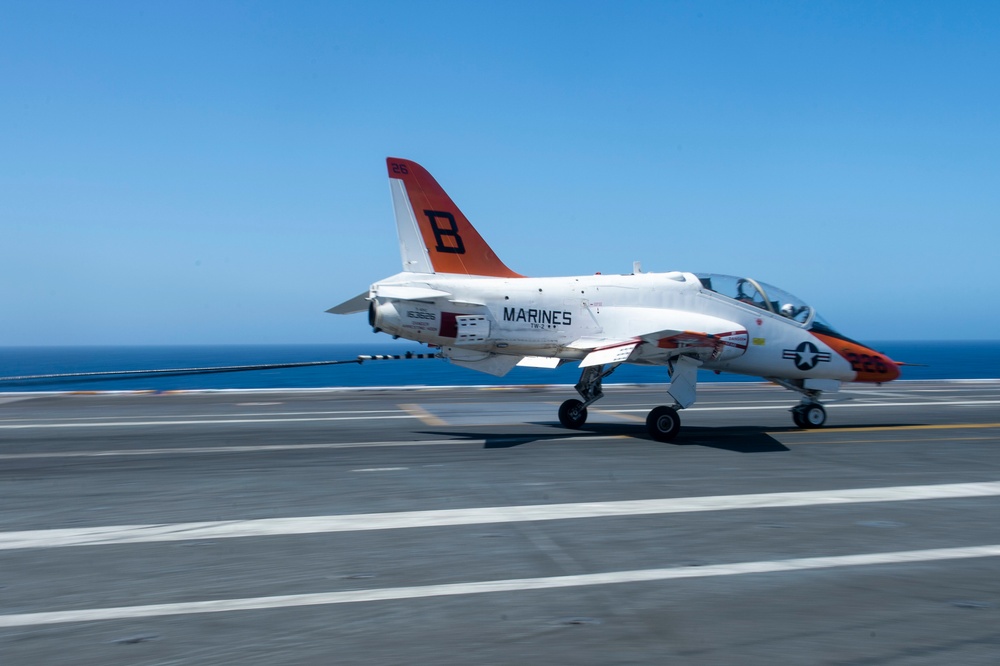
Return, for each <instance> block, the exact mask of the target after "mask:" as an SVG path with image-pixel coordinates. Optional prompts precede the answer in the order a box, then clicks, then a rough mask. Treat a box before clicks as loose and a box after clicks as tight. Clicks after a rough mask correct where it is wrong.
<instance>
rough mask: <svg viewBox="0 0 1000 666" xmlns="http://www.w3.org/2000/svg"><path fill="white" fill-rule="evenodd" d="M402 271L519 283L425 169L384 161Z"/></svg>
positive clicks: (391, 159) (418, 166)
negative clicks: (387, 170) (394, 214)
mask: <svg viewBox="0 0 1000 666" xmlns="http://www.w3.org/2000/svg"><path fill="white" fill-rule="evenodd" d="M386 166H387V167H388V169H389V187H390V189H391V190H392V205H393V209H394V210H395V213H396V228H397V230H398V232H399V251H400V254H401V255H402V259H403V270H404V271H412V272H415V273H455V274H458V275H485V276H490V277H508V278H516V277H523V276H522V275H518V274H517V273H515V272H514V271H512V270H510V269H509V268H507V266H506V265H505V264H504V263H503V262H502V261H500V259H499V258H498V257H497V255H496V254H495V253H494V252H493V250H492V249H490V246H489V245H487V244H486V241H485V240H483V237H482V236H480V235H479V232H478V231H476V229H475V227H473V226H472V224H470V223H469V220H468V219H467V218H466V217H465V215H463V214H462V211H460V210H459V209H458V206H456V205H455V202H453V201H452V200H451V197H449V196H448V195H447V193H445V191H444V190H443V189H442V188H441V186H440V185H438V184H437V181H436V180H434V177H433V176H431V175H430V174H429V173H428V172H427V170H426V169H424V168H423V167H422V166H420V165H419V164H417V163H416V162H411V161H410V160H403V159H399V158H396V157H389V158H387V159H386Z"/></svg>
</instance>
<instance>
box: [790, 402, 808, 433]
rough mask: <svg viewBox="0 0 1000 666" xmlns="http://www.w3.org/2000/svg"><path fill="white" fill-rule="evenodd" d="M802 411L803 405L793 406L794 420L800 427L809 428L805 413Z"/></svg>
mask: <svg viewBox="0 0 1000 666" xmlns="http://www.w3.org/2000/svg"><path fill="white" fill-rule="evenodd" d="M802 411H803V410H802V406H801V405H799V406H797V407H793V408H792V421H794V422H795V425H797V426H798V427H800V428H808V427H809V425H808V423H807V422H806V417H805V414H803V413H802Z"/></svg>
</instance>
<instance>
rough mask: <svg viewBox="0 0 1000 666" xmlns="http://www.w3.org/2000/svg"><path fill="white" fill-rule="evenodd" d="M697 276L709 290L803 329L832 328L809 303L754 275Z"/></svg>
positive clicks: (715, 274)
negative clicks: (749, 276) (789, 320)
mask: <svg viewBox="0 0 1000 666" xmlns="http://www.w3.org/2000/svg"><path fill="white" fill-rule="evenodd" d="M697 277H698V279H699V280H700V281H701V285H702V286H703V287H704V288H705V289H708V290H709V291H714V292H715V293H717V294H722V295H723V296H728V297H729V298H732V299H733V300H737V301H739V302H741V303H746V304H748V305H753V306H755V307H758V308H760V309H762V310H767V311H768V312H773V313H774V314H776V315H780V316H782V317H785V318H787V319H791V320H792V321H794V322H797V323H798V324H800V325H801V326H803V327H805V328H822V329H825V330H830V331H832V330H833V329H832V328H830V326H829V324H827V323H826V322H825V321H823V318H822V317H820V316H819V315H817V314H816V311H815V310H813V309H812V308H811V307H809V305H808V304H806V303H805V302H804V301H802V300H801V299H799V298H797V297H795V296H793V295H791V294H789V293H788V292H787V291H785V290H784V289H779V288H778V287H775V286H773V285H769V284H767V283H766V282H760V281H758V280H754V279H753V278H746V277H736V276H735V275H719V274H717V273H698V274H697Z"/></svg>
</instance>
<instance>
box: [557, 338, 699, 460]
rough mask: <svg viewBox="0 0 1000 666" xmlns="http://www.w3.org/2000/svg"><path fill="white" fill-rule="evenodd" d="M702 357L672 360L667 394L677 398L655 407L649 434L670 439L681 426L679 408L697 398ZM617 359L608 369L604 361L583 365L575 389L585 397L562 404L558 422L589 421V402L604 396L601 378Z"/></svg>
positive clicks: (576, 424) (579, 424) (575, 424)
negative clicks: (696, 390) (670, 403)
mask: <svg viewBox="0 0 1000 666" xmlns="http://www.w3.org/2000/svg"><path fill="white" fill-rule="evenodd" d="M700 365H701V361H698V360H696V359H693V358H690V357H687V356H680V357H677V358H675V359H674V360H673V361H671V362H670V386H669V387H668V388H667V394H668V395H670V397H671V398H673V399H674V404H673V405H672V406H670V407H667V406H665V405H664V406H660V407H654V408H653V410H652V411H650V412H649V415H648V416H647V417H646V430H647V431H648V432H649V436H650V437H652V438H653V439H655V440H656V441H658V442H671V441H673V440H674V438H675V437H677V433H679V432H680V430H681V417H680V414H678V413H677V412H678V410H681V409H684V408H686V407H690V406H691V405H692V404H693V403H694V401H695V385H696V383H697V379H698V374H697V373H698V366H700ZM618 366H619V364H618V363H615V364H612V365H611V366H610V367H609V368H608V369H607V370H605V369H604V366H603V365H593V366H589V367H586V368H584V369H583V372H582V373H581V374H580V381H579V382H578V383H577V385H576V392H577V393H579V394H580V397H581V398H583V400H582V401H580V400H576V399H571V400H567V401H566V402H564V403H563V404H562V405H561V406H560V407H559V422H560V423H561V424H562V425H563V427H565V428H570V429H572V430H578V429H579V428H581V427H582V426H583V424H584V423H586V421H587V406H588V405H591V404H593V403H594V402H596V401H598V400H600V399H601V398H602V397H604V392H603V391H602V390H601V381H602V380H603V379H604V378H605V377H607V376H608V375H610V374H611V373H612V372H614V371H615V368H617V367H618Z"/></svg>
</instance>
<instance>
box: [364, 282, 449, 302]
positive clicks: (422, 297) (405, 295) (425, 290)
mask: <svg viewBox="0 0 1000 666" xmlns="http://www.w3.org/2000/svg"><path fill="white" fill-rule="evenodd" d="M377 295H378V296H379V297H380V298H392V299H395V300H399V301H428V300H431V299H434V298H445V297H447V296H451V294H450V293H448V292H447V291H441V290H440V289H431V288H430V287H407V286H404V285H383V286H380V287H379V288H378V293H377Z"/></svg>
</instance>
